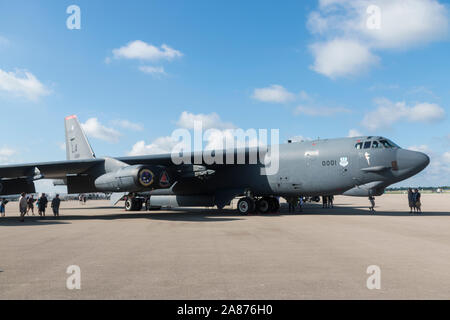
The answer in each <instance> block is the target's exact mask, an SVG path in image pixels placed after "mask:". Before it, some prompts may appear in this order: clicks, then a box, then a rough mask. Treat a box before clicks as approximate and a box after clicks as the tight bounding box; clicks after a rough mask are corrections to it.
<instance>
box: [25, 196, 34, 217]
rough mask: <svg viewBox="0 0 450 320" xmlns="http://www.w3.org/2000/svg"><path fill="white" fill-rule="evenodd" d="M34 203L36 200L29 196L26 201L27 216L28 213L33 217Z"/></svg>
mask: <svg viewBox="0 0 450 320" xmlns="http://www.w3.org/2000/svg"><path fill="white" fill-rule="evenodd" d="M35 201H36V199H34V197H33V195H31V196H30V197H29V198H28V200H27V204H28V209H27V214H28V212H30V210H31V213H32V214H33V216H34V202H35Z"/></svg>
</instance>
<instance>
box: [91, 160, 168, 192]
mask: <svg viewBox="0 0 450 320" xmlns="http://www.w3.org/2000/svg"><path fill="white" fill-rule="evenodd" d="M94 184H95V187H96V188H97V189H98V190H99V191H104V192H137V191H142V190H146V189H147V190H150V189H161V188H168V187H170V185H171V183H170V180H169V175H168V173H167V171H166V170H165V169H164V167H161V166H145V165H132V166H126V167H123V168H120V169H118V170H117V171H114V172H109V173H105V174H103V175H101V176H100V177H98V178H97V179H95V181H94Z"/></svg>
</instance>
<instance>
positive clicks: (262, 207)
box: [256, 197, 272, 213]
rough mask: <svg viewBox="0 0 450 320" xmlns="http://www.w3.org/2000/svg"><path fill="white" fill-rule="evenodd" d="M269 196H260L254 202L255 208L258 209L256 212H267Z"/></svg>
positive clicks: (268, 210)
mask: <svg viewBox="0 0 450 320" xmlns="http://www.w3.org/2000/svg"><path fill="white" fill-rule="evenodd" d="M271 202H272V201H271V198H267V197H264V198H261V199H259V200H258V201H257V202H256V209H257V210H258V212H260V213H268V212H270V211H271V210H270V209H271V207H272V206H271Z"/></svg>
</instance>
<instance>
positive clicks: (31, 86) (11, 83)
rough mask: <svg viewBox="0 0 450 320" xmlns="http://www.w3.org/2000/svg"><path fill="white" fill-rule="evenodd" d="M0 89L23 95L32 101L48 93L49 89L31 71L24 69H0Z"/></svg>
mask: <svg viewBox="0 0 450 320" xmlns="http://www.w3.org/2000/svg"><path fill="white" fill-rule="evenodd" d="M0 91H4V92H8V93H11V94H13V95H16V96H21V97H25V98H27V99H29V100H32V101H36V100H38V99H39V98H40V97H42V96H46V95H49V94H50V90H49V89H48V88H47V87H45V86H44V85H43V84H42V83H41V82H40V81H39V80H38V79H37V78H36V77H35V76H34V75H33V74H32V73H31V72H28V71H26V70H16V71H15V72H12V71H11V72H6V71H3V70H1V69H0Z"/></svg>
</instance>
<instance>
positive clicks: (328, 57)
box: [310, 39, 379, 79]
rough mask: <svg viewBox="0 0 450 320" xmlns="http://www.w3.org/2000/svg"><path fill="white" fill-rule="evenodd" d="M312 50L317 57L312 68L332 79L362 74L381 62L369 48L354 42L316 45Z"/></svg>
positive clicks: (311, 47)
mask: <svg viewBox="0 0 450 320" xmlns="http://www.w3.org/2000/svg"><path fill="white" fill-rule="evenodd" d="M310 49H311V51H312V52H313V55H314V57H315V61H314V64H313V65H312V66H311V68H312V69H313V70H314V71H316V72H317V73H320V74H323V75H325V76H327V77H329V78H332V79H335V78H337V77H341V76H347V75H355V74H358V73H361V72H362V71H364V70H367V69H368V68H369V67H371V66H373V65H375V64H377V63H378V61H379V58H378V57H377V56H375V55H374V54H372V53H371V52H370V50H369V49H368V48H367V47H365V46H364V45H362V44H361V43H359V42H358V41H354V40H346V39H334V40H331V41H327V42H320V43H314V44H312V45H311V46H310Z"/></svg>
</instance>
